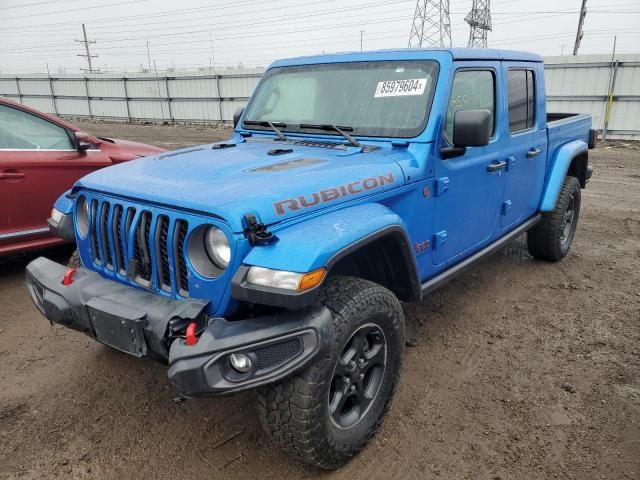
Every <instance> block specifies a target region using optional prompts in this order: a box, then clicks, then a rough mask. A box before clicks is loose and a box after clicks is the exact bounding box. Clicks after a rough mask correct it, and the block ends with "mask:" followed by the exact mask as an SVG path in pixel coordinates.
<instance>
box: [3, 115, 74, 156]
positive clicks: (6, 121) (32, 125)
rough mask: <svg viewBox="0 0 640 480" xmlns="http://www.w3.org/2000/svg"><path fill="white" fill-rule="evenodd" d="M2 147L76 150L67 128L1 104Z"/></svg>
mask: <svg viewBox="0 0 640 480" xmlns="http://www.w3.org/2000/svg"><path fill="white" fill-rule="evenodd" d="M0 149H15V150H75V148H74V145H73V143H72V142H71V137H70V136H69V133H68V132H67V130H66V129H64V128H62V127H61V126H59V125H56V124H54V123H51V122H49V121H47V120H45V119H43V118H40V117H37V116H35V115H31V114H30V113H27V112H23V111H22V110H18V109H16V108H11V107H7V106H6V105H0Z"/></svg>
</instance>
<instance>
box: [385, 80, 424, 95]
mask: <svg viewBox="0 0 640 480" xmlns="http://www.w3.org/2000/svg"><path fill="white" fill-rule="evenodd" d="M426 86H427V79H426V78H411V79H407V80H387V81H386V82H378V86H377V87H376V93H375V95H374V97H375V98H380V97H404V96H406V95H422V94H423V93H424V90H425V88H426Z"/></svg>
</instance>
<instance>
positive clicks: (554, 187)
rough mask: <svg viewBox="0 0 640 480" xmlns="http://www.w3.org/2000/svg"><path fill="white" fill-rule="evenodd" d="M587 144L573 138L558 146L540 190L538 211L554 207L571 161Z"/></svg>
mask: <svg viewBox="0 0 640 480" xmlns="http://www.w3.org/2000/svg"><path fill="white" fill-rule="evenodd" d="M588 148H589V147H588V146H587V144H586V143H585V142H583V141H582V140H573V141H571V142H569V143H566V144H564V145H562V146H561V147H559V148H558V149H557V150H556V153H555V155H554V157H553V161H552V162H551V165H550V166H549V173H548V175H547V181H546V182H545V187H544V190H543V192H542V200H541V201H540V211H542V212H550V211H552V210H553V209H554V208H555V207H556V202H557V201H558V195H560V190H561V189H562V184H563V183H564V179H565V177H566V176H567V172H568V171H569V167H570V166H571V162H572V161H573V159H574V158H576V157H577V156H578V155H580V154H582V153H584V152H586V151H587V150H588Z"/></svg>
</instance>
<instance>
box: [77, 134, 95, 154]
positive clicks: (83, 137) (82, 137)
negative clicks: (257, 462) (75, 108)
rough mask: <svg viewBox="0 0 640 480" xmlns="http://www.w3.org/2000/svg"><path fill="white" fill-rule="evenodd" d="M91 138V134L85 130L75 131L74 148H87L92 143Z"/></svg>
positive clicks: (80, 150)
mask: <svg viewBox="0 0 640 480" xmlns="http://www.w3.org/2000/svg"><path fill="white" fill-rule="evenodd" d="M91 140H92V139H91V136H90V135H89V134H88V133H87V132H76V149H77V150H78V151H79V152H84V151H86V150H89V149H90V148H91V145H93V142H92V141H91Z"/></svg>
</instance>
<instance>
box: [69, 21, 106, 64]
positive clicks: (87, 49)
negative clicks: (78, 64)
mask: <svg viewBox="0 0 640 480" xmlns="http://www.w3.org/2000/svg"><path fill="white" fill-rule="evenodd" d="M82 36H83V37H84V40H74V42H78V43H81V44H83V45H84V49H85V51H86V52H87V53H86V54H85V55H82V54H78V57H84V58H86V59H87V63H88V64H89V69H88V70H87V69H86V68H82V69H81V70H84V71H85V72H86V71H88V72H89V73H94V72H99V71H100V70H94V69H93V66H92V64H91V59H92V58H98V55H91V52H90V51H89V45H90V44H92V43H96V42H95V40H93V41H91V42H90V41H89V40H87V29H86V28H85V26H84V23H83V24H82Z"/></svg>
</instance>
